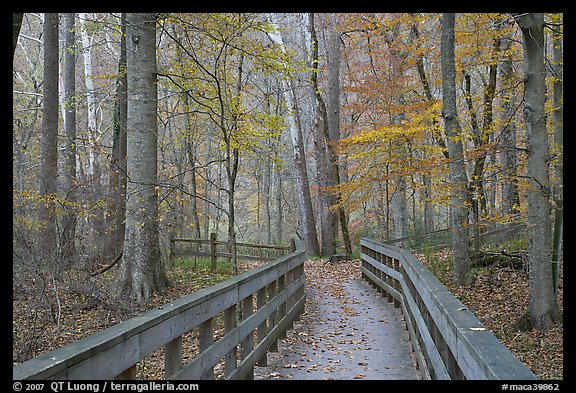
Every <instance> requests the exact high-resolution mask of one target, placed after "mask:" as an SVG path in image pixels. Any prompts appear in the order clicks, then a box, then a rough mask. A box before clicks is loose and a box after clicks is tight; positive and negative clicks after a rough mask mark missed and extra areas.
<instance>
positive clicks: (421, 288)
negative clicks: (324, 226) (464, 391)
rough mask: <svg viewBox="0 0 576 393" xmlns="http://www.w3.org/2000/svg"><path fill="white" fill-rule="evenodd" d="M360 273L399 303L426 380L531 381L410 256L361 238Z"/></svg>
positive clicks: (518, 362)
mask: <svg viewBox="0 0 576 393" xmlns="http://www.w3.org/2000/svg"><path fill="white" fill-rule="evenodd" d="M360 246H361V259H362V267H361V270H362V276H363V278H365V279H366V280H368V281H369V282H370V283H372V284H373V285H374V286H375V287H376V288H377V289H379V290H381V291H383V294H384V295H385V296H386V297H387V298H388V300H389V301H392V302H393V303H394V305H395V306H396V307H401V308H402V312H403V314H404V318H405V320H406V325H407V328H408V331H409V335H410V339H411V341H412V346H413V348H414V352H415V355H416V359H417V362H418V365H419V368H420V369H421V371H422V374H423V377H424V378H425V379H506V380H514V379H518V380H520V379H535V376H534V374H532V373H531V372H530V370H528V369H527V368H526V367H525V366H524V364H523V363H522V362H520V361H519V360H518V359H516V358H515V357H514V356H513V355H512V353H511V352H510V351H509V350H508V349H507V348H506V347H504V346H503V345H502V344H501V343H500V342H499V341H498V340H497V339H496V337H494V335H492V333H491V332H490V331H488V330H487V329H486V328H485V327H484V326H483V325H482V323H481V322H480V321H478V319H476V317H475V316H474V315H473V314H472V313H471V312H470V311H469V310H467V309H466V307H464V305H463V304H462V303H461V302H460V301H459V300H458V299H456V298H455V297H454V296H453V295H452V294H451V293H450V292H449V291H448V289H447V288H446V287H445V286H444V285H442V284H441V283H440V281H438V279H437V278H436V277H434V275H433V274H432V273H430V272H429V271H428V270H427V269H426V268H425V267H424V266H423V265H422V264H421V263H420V262H419V261H418V260H416V258H414V256H412V254H410V253H409V252H407V251H405V250H402V249H400V248H397V247H394V246H390V245H386V244H382V243H379V242H376V241H374V240H370V239H362V240H361V241H360Z"/></svg>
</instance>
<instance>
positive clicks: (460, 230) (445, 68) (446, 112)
mask: <svg viewBox="0 0 576 393" xmlns="http://www.w3.org/2000/svg"><path fill="white" fill-rule="evenodd" d="M454 23H455V14H454V13H444V14H442V36H441V49H440V53H441V64H442V117H443V118H444V130H445V133H446V139H447V147H448V154H449V155H450V182H451V186H452V200H451V206H450V207H451V227H452V276H453V280H454V283H455V284H457V285H463V284H465V283H467V282H468V280H469V272H470V260H469V249H468V237H469V235H468V209H467V207H466V200H467V193H468V192H467V185H468V179H467V176H466V168H465V165H464V151H463V146H462V133H461V130H460V123H459V122H458V113H457V111H456V66H455V60H454Z"/></svg>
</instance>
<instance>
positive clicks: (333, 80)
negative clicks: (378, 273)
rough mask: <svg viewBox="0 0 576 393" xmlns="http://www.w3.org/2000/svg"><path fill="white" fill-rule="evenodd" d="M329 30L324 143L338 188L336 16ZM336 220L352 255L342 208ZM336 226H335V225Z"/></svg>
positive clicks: (338, 103) (337, 197)
mask: <svg viewBox="0 0 576 393" xmlns="http://www.w3.org/2000/svg"><path fill="white" fill-rule="evenodd" d="M330 18H331V23H330V27H329V28H330V30H329V32H328V43H327V47H328V108H327V109H328V134H329V140H328V141H326V144H327V151H328V153H329V158H330V160H331V161H332V167H333V185H334V186H338V185H340V182H341V181H342V177H343V173H342V172H343V171H342V166H341V165H340V158H339V157H338V153H337V152H336V148H335V146H336V145H337V143H338V142H339V140H340V60H341V59H340V57H341V45H340V33H339V32H338V29H337V26H338V14H331V15H330ZM334 199H335V201H336V202H337V203H340V202H341V195H340V193H338V194H337V195H336V196H335V198H334ZM337 215H338V219H339V221H340V230H341V232H342V240H343V242H344V249H345V250H346V253H347V254H348V255H350V254H352V244H351V243H350V234H349V232H348V218H347V217H346V211H345V210H344V207H343V206H340V207H338V212H337ZM336 225H337V224H336Z"/></svg>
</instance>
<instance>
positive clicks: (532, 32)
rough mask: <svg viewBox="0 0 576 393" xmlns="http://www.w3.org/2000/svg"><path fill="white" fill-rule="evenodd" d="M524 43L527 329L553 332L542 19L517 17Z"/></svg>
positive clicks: (538, 15) (555, 316) (533, 15)
mask: <svg viewBox="0 0 576 393" xmlns="http://www.w3.org/2000/svg"><path fill="white" fill-rule="evenodd" d="M515 19H516V22H517V23H518V26H519V27H520V29H521V30H522V36H523V41H524V88H525V94H524V97H525V98H524V119H525V122H526V141H527V150H528V175H529V177H530V184H529V187H528V263H529V267H530V272H529V288H530V291H529V302H528V303H529V304H528V313H527V315H526V317H527V318H526V321H527V326H525V327H534V328H536V329H547V328H549V327H552V326H553V325H554V324H555V323H556V322H557V321H558V319H559V311H558V303H557V300H556V295H555V293H554V285H553V277H552V265H551V263H550V261H551V260H552V250H551V236H550V235H551V232H550V224H551V222H550V212H551V210H550V201H549V198H550V197H551V195H550V181H549V176H548V160H549V152H548V133H547V131H546V115H545V111H544V102H545V98H546V80H545V77H546V69H545V65H544V53H543V52H544V31H543V29H544V14H542V13H530V14H516V15H515Z"/></svg>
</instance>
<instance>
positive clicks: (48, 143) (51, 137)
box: [40, 13, 59, 260]
mask: <svg viewBox="0 0 576 393" xmlns="http://www.w3.org/2000/svg"><path fill="white" fill-rule="evenodd" d="M43 38H44V91H43V94H44V96H43V100H42V153H41V154H42V156H41V169H40V195H41V196H42V198H43V201H42V202H41V204H40V222H41V225H42V233H41V236H40V250H41V252H42V256H41V259H44V260H50V259H54V258H55V257H56V251H57V243H58V242H57V234H56V212H55V208H56V206H55V204H54V201H53V198H54V197H55V196H56V191H57V182H56V180H57V174H58V68H59V67H58V14H57V13H47V14H44V37H43Z"/></svg>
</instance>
